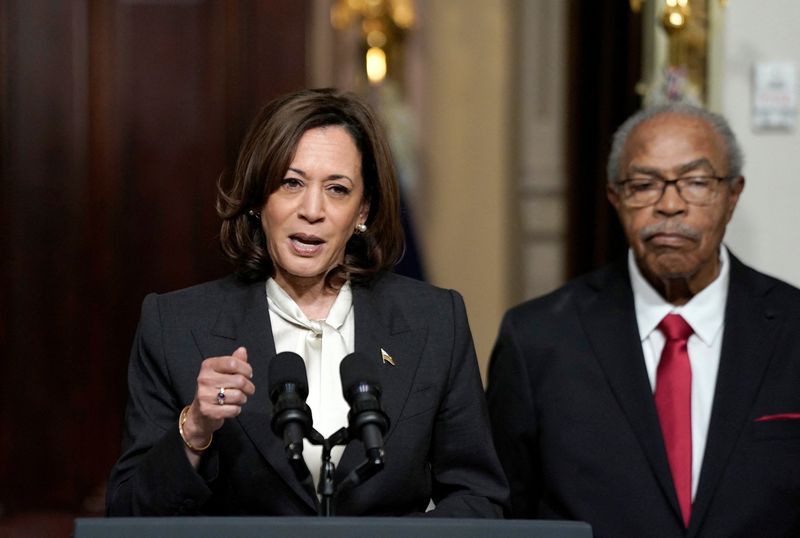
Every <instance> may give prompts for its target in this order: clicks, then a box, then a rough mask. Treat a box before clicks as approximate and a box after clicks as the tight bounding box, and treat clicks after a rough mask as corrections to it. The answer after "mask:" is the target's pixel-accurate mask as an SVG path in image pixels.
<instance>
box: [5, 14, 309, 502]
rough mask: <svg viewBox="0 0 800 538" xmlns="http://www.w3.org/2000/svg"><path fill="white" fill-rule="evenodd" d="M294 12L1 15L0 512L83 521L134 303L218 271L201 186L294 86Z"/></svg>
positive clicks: (210, 187)
mask: <svg viewBox="0 0 800 538" xmlns="http://www.w3.org/2000/svg"><path fill="white" fill-rule="evenodd" d="M308 10H309V7H308V3H307V2H303V1H295V0H281V1H270V2H261V1H257V0H248V1H244V0H241V1H232V0H231V1H225V2H222V1H216V0H205V1H194V2H190V1H167V0H161V1H158V0H149V1H135V2H134V1H128V2H124V1H119V2H107V1H88V0H87V1H80V0H73V1H70V2H52V1H47V0H35V1H31V0H9V1H4V2H3V3H2V5H1V6H0V67H2V70H1V72H0V77H2V78H0V98H1V99H2V111H1V112H0V119H1V120H2V126H1V129H2V130H0V133H1V134H2V144H1V145H0V150H1V151H2V153H1V154H0V158H1V159H2V161H1V164H0V165H1V166H2V182H1V183H0V231H2V233H0V252H3V253H4V257H3V260H2V265H0V278H2V280H3V283H4V284H3V286H2V288H1V289H0V356H2V360H1V361H0V379H2V385H0V387H2V390H0V431H2V438H1V439H2V441H0V503H2V509H3V510H4V511H5V514H6V515H10V514H14V513H18V512H24V511H35V510H36V511H38V510H70V511H82V512H92V511H95V510H97V509H98V506H99V505H98V504H97V503H98V501H100V500H101V497H100V496H101V495H102V486H103V485H104V482H105V479H106V476H107V473H108V470H109V468H110V466H111V464H112V463H113V460H114V459H115V458H116V456H117V455H118V450H119V438H120V431H121V425H122V411H123V407H124V403H125V399H126V394H125V390H126V388H125V369H126V364H127V356H128V350H129V346H130V342H131V339H132V336H133V332H134V330H135V323H136V320H137V318H138V309H139V305H140V303H141V300H142V298H143V295H144V294H145V293H147V292H149V291H166V290H169V289H175V288H179V287H183V286H187V285H190V284H194V283H197V282H200V281H203V280H207V279H210V278H215V277H217V276H220V275H222V274H224V273H226V272H227V271H228V267H227V265H226V264H225V262H224V261H223V260H222V257H221V255H220V254H219V249H218V246H217V242H216V234H217V229H218V220H217V217H216V214H215V212H214V199H215V183H216V180H217V178H218V176H219V174H220V173H221V172H222V171H223V170H224V169H226V168H230V167H232V165H233V159H234V158H235V153H236V148H237V147H238V144H239V141H240V140H241V137H242V136H243V134H244V131H245V129H246V127H247V125H248V123H249V121H250V119H251V118H252V117H253V116H254V115H255V112H256V111H257V109H258V108H260V106H262V105H263V104H264V102H266V101H267V100H268V99H269V98H271V97H274V96H275V95H278V94H280V93H283V92H285V91H287V90H290V89H296V88H299V87H302V86H303V85H304V81H305V29H306V19H307V16H308Z"/></svg>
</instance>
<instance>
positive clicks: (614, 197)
mask: <svg viewBox="0 0 800 538" xmlns="http://www.w3.org/2000/svg"><path fill="white" fill-rule="evenodd" d="M606 198H608V201H609V203H610V204H611V205H612V206H614V209H616V210H617V211H619V208H620V205H622V201H621V200H620V199H619V191H618V190H617V187H616V185H614V184H613V183H611V182H610V181H609V182H608V183H606Z"/></svg>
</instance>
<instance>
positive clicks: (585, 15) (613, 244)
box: [566, 0, 642, 278]
mask: <svg viewBox="0 0 800 538" xmlns="http://www.w3.org/2000/svg"><path fill="white" fill-rule="evenodd" d="M568 13H569V23H568V24H569V57H568V61H567V65H568V66H569V74H568V77H569V83H568V85H567V87H568V88H569V90H568V94H567V160H566V162H567V177H568V178H569V179H568V181H569V206H568V242H567V266H568V267H567V270H568V275H567V276H568V277H570V278H571V277H574V276H577V275H580V274H582V273H585V272H587V271H590V270H592V269H594V268H596V267H598V266H600V265H602V264H604V263H606V262H608V261H610V260H611V259H614V258H616V257H618V256H620V255H621V254H622V253H624V251H625V248H626V245H625V239H624V236H623V234H622V230H621V228H620V225H619V222H618V220H617V216H616V214H615V213H614V209H613V208H612V207H611V205H610V204H609V203H608V201H607V200H606V188H605V186H606V160H607V157H608V151H609V149H610V146H611V135H612V134H613V132H614V130H616V128H617V127H618V126H619V125H620V124H621V123H622V122H623V121H624V120H625V119H626V118H627V117H628V116H629V115H630V114H632V113H633V112H635V111H636V110H638V108H639V96H638V95H637V94H636V92H635V87H636V83H637V82H638V81H639V79H640V76H641V67H640V66H641V25H642V22H641V15H640V14H635V13H633V12H632V11H631V9H630V6H629V5H628V2H620V1H619V0H594V1H591V2H584V1H582V0H571V1H570V3H569V10H568Z"/></svg>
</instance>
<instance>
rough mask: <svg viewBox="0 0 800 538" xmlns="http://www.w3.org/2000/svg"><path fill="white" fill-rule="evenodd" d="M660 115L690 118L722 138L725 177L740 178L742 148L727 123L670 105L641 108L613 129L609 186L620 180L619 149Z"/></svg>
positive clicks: (716, 116) (693, 108) (693, 109)
mask: <svg viewBox="0 0 800 538" xmlns="http://www.w3.org/2000/svg"><path fill="white" fill-rule="evenodd" d="M663 114H676V115H680V116H689V117H692V118H698V119H700V120H702V121H704V122H705V123H706V124H707V125H708V126H709V127H711V129H712V130H713V131H714V132H715V133H717V134H718V135H719V136H720V138H722V141H723V143H724V144H725V149H726V159H727V163H726V164H727V168H728V169H727V172H726V173H727V176H728V177H738V176H740V175H742V166H743V165H744V156H743V155H742V149H741V148H740V147H739V142H738V141H737V140H736V135H734V134H733V130H731V126H730V125H729V124H728V120H726V119H725V118H724V117H723V116H722V115H720V114H717V113H715V112H710V111H708V110H706V109H704V108H701V107H698V106H695V105H690V104H686V103H670V104H666V105H658V106H654V107H650V108H645V109H642V110H640V111H639V112H637V113H636V114H634V115H633V116H631V117H630V118H628V119H627V120H625V122H624V123H623V124H622V125H620V127H619V129H617V130H616V132H615V133H614V137H613V138H612V139H611V151H610V152H609V154H608V167H607V170H606V172H607V173H608V182H609V183H613V182H616V181H617V180H619V179H621V178H620V176H619V174H620V168H619V167H620V159H621V158H622V150H623V148H625V144H626V143H627V141H628V137H629V136H630V135H631V133H632V132H633V131H634V130H635V129H636V127H638V126H639V125H641V124H642V123H644V122H645V121H647V120H649V119H652V118H655V117H656V116H661V115H663Z"/></svg>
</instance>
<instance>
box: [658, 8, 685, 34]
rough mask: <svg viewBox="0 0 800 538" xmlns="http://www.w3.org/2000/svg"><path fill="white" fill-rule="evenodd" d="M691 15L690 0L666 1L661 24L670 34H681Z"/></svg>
mask: <svg viewBox="0 0 800 538" xmlns="http://www.w3.org/2000/svg"><path fill="white" fill-rule="evenodd" d="M691 15H692V8H691V7H689V0H666V2H664V13H663V14H662V15H661V24H663V25H664V29H665V30H666V31H667V32H669V33H670V34H672V33H675V32H680V31H681V30H683V29H684V28H685V27H686V23H687V21H688V20H689V17H691Z"/></svg>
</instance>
